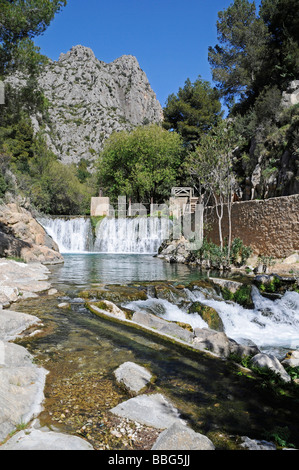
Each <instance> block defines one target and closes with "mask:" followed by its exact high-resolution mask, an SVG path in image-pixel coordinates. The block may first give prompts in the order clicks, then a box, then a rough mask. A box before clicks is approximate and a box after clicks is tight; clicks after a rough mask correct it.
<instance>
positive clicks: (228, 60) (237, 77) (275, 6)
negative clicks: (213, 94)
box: [209, 0, 299, 111]
mask: <svg viewBox="0 0 299 470" xmlns="http://www.w3.org/2000/svg"><path fill="white" fill-rule="evenodd" d="M297 3H298V2H297V0H263V1H262V3H261V6H260V9H259V11H258V12H257V10H256V6H255V2H254V1H252V2H250V1H249V0H234V1H233V3H232V4H231V5H230V6H229V7H228V8H227V9H226V10H223V11H220V12H219V13H218V21H217V34H218V41H219V43H218V44H217V45H216V46H215V47H210V48H209V62H210V65H211V68H212V74H213V80H214V81H215V82H216V83H217V87H218V89H219V90H220V92H221V96H222V97H224V99H225V100H226V102H227V103H228V104H229V105H232V104H234V102H235V101H238V102H239V103H241V106H237V107H236V108H235V109H237V110H239V109H242V110H245V111H247V110H248V109H249V108H250V107H252V106H253V105H254V103H255V100H256V99H257V97H258V96H259V94H260V92H261V91H263V90H264V88H265V87H268V89H269V88H270V87H274V86H275V87H278V88H279V89H280V90H283V89H284V88H285V86H286V85H287V84H288V83H289V81H290V80H291V79H293V78H297V77H298V74H299V19H298V14H297V7H298V6H297Z"/></svg>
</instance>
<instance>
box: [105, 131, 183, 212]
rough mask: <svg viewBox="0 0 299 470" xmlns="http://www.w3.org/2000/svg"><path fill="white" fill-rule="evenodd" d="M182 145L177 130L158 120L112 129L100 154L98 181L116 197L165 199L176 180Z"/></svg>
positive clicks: (106, 190) (145, 199) (111, 195)
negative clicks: (113, 131)
mask: <svg viewBox="0 0 299 470" xmlns="http://www.w3.org/2000/svg"><path fill="white" fill-rule="evenodd" d="M182 149H183V147H182V140H181V137H180V136H179V135H178V134H177V133H175V132H167V131H166V130H164V129H162V128H161V127H160V126H159V125H155V124H152V125H149V126H144V127H137V128H136V129H134V130H133V131H131V132H126V131H122V132H117V133H113V134H112V135H111V136H110V138H109V139H108V140H107V141H106V144H105V146H104V149H103V151H102V152H101V155H100V159H99V163H98V179H99V185H100V187H101V188H102V189H103V191H104V193H105V194H107V196H110V197H111V198H112V199H113V200H116V199H117V197H118V196H123V195H126V196H127V197H130V198H131V199H132V201H133V202H137V203H138V202H140V203H141V202H146V203H149V202H150V201H151V198H153V199H154V202H155V203H159V202H162V201H163V200H164V199H165V198H167V197H168V196H169V193H170V189H171V187H172V186H174V185H175V184H176V182H177V178H178V172H179V169H180V165H181V158H182Z"/></svg>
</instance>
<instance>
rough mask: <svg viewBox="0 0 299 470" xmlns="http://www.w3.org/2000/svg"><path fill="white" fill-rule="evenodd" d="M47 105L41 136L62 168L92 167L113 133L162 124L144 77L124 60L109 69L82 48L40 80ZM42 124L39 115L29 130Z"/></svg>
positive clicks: (134, 61) (129, 58)
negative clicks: (73, 165) (85, 162)
mask: <svg viewBox="0 0 299 470" xmlns="http://www.w3.org/2000/svg"><path fill="white" fill-rule="evenodd" d="M40 86H41V88H42V90H43V91H44V93H45V96H46V97H47V99H48V100H49V103H50V107H49V119H48V122H47V124H46V128H45V132H46V136H47V141H48V144H49V147H50V149H51V150H52V151H53V152H54V153H55V154H56V155H57V156H58V157H59V159H60V160H61V161H62V162H63V163H65V164H68V163H78V162H79V161H80V160H81V159H82V158H83V159H85V160H88V161H89V162H91V163H92V162H93V161H94V160H95V158H96V156H97V154H98V152H99V151H100V150H101V149H102V147H103V143H104V141H105V140H106V139H107V137H109V136H110V134H111V133H112V132H113V131H118V130H128V129H131V128H132V127H134V126H137V125H141V124H146V123H158V122H161V121H162V119H163V113H162V108H161V106H160V103H159V102H158V100H157V99H156V95H155V93H154V92H153V90H152V88H151V86H150V84H149V81H148V79H147V77H146V74H145V73H144V72H143V71H142V70H141V68H140V67H139V64H138V61H137V59H136V58H135V57H133V56H131V55H124V56H122V57H120V58H118V59H116V60H115V61H113V62H112V63H110V64H106V63H105V62H102V61H100V60H98V59H97V58H96V57H95V55H94V53H93V51H92V50H91V49H89V48H87V47H83V46H80V45H79V46H75V47H73V48H72V49H71V50H70V51H69V52H68V53H67V54H61V56H60V58H59V60H58V61H57V62H50V63H49V65H48V66H47V67H46V69H45V71H44V73H43V74H42V76H41V78H40ZM42 125H44V121H43V119H41V118H40V117H39V116H37V118H34V126H35V128H36V129H40V128H41V126H42Z"/></svg>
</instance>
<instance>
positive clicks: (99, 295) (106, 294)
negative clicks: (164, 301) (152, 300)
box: [79, 285, 147, 304]
mask: <svg viewBox="0 0 299 470" xmlns="http://www.w3.org/2000/svg"><path fill="white" fill-rule="evenodd" d="M79 295H80V297H82V298H84V299H94V298H96V299H99V300H108V301H109V302H114V303H116V304H122V303H124V302H133V301H136V300H146V299H147V294H146V292H145V289H142V288H138V287H129V286H119V285H116V286H114V285H109V286H105V287H103V288H97V289H91V290H89V291H84V292H81V293H80V294H79Z"/></svg>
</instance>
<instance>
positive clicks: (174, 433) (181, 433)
mask: <svg viewBox="0 0 299 470" xmlns="http://www.w3.org/2000/svg"><path fill="white" fill-rule="evenodd" d="M151 450H174V451H176V450H215V446H214V444H213V443H212V441H211V440H210V439H209V438H208V437H206V436H204V435H203V434H200V433H198V432H195V431H193V429H190V428H189V427H188V426H185V425H183V424H181V423H179V422H175V423H174V424H172V425H171V426H170V427H169V428H168V429H166V430H165V431H163V432H162V433H161V434H160V436H159V437H158V439H157V440H156V442H155V444H154V445H153V447H152V449H151Z"/></svg>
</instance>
